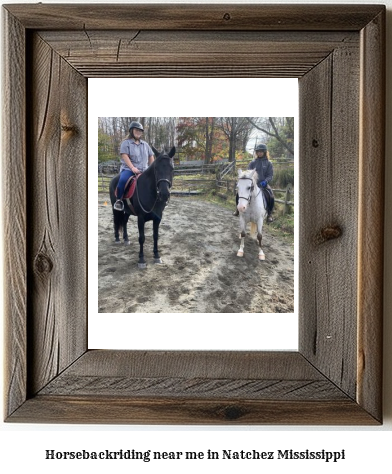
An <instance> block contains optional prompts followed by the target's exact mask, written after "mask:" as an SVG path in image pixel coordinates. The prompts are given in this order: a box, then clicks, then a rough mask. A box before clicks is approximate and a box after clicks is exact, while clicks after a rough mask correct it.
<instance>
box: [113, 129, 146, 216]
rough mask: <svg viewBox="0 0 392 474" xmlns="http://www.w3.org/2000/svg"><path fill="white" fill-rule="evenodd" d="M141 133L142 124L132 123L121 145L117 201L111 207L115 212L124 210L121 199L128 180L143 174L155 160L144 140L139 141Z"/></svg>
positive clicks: (142, 130)
mask: <svg viewBox="0 0 392 474" xmlns="http://www.w3.org/2000/svg"><path fill="white" fill-rule="evenodd" d="M143 132H144V129H143V126H142V124H141V123H139V122H135V121H133V122H131V125H130V126H129V135H128V137H127V138H126V139H125V140H124V141H123V142H122V143H121V146H120V154H121V167H120V179H119V181H118V185H117V201H116V202H115V203H114V205H113V208H114V209H115V210H116V211H123V210H124V203H123V201H122V197H123V195H124V191H125V185H126V183H127V181H128V180H129V178H130V177H131V176H133V175H138V174H140V173H143V171H145V170H146V169H147V168H148V166H149V165H151V163H152V162H153V161H154V159H155V157H154V152H153V151H152V149H151V147H150V145H149V144H148V143H147V142H145V141H144V140H141V136H142V134H143Z"/></svg>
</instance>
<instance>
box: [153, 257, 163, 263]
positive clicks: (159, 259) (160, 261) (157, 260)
mask: <svg viewBox="0 0 392 474" xmlns="http://www.w3.org/2000/svg"><path fill="white" fill-rule="evenodd" d="M154 263H157V264H162V263H163V262H162V259H161V258H154Z"/></svg>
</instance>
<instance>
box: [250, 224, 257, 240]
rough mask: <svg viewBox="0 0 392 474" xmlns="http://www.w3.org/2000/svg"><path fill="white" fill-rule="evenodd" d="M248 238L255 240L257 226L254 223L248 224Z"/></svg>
mask: <svg viewBox="0 0 392 474" xmlns="http://www.w3.org/2000/svg"><path fill="white" fill-rule="evenodd" d="M250 236H251V237H252V239H255V238H256V236H257V224H255V223H254V222H251V223H250Z"/></svg>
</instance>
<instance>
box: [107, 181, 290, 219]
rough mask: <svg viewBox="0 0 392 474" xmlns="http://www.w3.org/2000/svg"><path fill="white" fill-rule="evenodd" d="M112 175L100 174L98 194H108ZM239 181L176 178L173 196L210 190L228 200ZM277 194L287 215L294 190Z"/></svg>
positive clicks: (189, 194) (288, 188)
mask: <svg viewBox="0 0 392 474" xmlns="http://www.w3.org/2000/svg"><path fill="white" fill-rule="evenodd" d="M112 178H113V176H112V175H107V174H103V173H101V174H99V176H98V192H101V193H108V192H109V185H110V181H111V180H112ZM236 185H237V180H235V179H219V178H215V177H214V178H210V179H208V178H195V179H181V178H180V177H176V176H174V179H173V187H172V191H171V192H172V194H173V195H177V196H191V195H199V194H204V193H206V192H207V191H209V190H214V189H215V191H217V192H216V194H217V195H218V196H219V197H221V198H222V199H228V197H230V195H232V196H233V195H235V193H236ZM272 190H273V192H274V194H275V202H277V203H279V204H283V206H284V208H283V213H284V214H287V213H288V212H289V211H290V207H291V206H294V202H293V200H292V196H293V190H292V188H291V185H288V186H287V187H286V189H272ZM282 194H283V197H282V198H279V199H277V197H276V196H277V195H278V196H280V195H282Z"/></svg>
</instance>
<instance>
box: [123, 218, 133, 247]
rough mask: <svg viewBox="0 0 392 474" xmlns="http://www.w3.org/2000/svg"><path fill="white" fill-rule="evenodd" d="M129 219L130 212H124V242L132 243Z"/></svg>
mask: <svg viewBox="0 0 392 474" xmlns="http://www.w3.org/2000/svg"><path fill="white" fill-rule="evenodd" d="M128 219H129V214H124V224H123V238H124V244H125V245H130V243H131V242H130V241H129V237H128V229H127V226H128Z"/></svg>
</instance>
